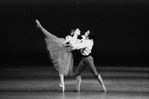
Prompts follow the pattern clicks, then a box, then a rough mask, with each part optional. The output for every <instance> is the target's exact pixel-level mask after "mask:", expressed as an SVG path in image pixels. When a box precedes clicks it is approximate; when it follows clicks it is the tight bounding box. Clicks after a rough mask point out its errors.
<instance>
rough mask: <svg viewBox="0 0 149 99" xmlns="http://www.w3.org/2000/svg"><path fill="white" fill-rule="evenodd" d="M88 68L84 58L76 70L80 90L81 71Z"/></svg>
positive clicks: (77, 89) (78, 89)
mask: <svg viewBox="0 0 149 99" xmlns="http://www.w3.org/2000/svg"><path fill="white" fill-rule="evenodd" d="M85 68H86V64H85V63H84V61H83V59H82V60H81V62H80V63H79V65H78V68H77V70H76V71H75V75H76V91H78V92H80V86H81V73H82V71H83V70H84V69H85Z"/></svg>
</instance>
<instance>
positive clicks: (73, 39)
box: [65, 28, 90, 50]
mask: <svg viewBox="0 0 149 99" xmlns="http://www.w3.org/2000/svg"><path fill="white" fill-rule="evenodd" d="M88 32H90V31H89V30H88V31H87V32H85V34H86V33H88ZM85 34H84V35H81V31H80V30H79V29H78V28H77V29H75V30H72V31H71V33H70V35H67V36H66V37H65V44H66V45H67V46H71V47H72V49H73V50H75V49H77V50H78V49H80V48H79V47H77V46H78V44H81V42H82V41H83V40H85V38H86V36H85ZM79 35H81V37H82V39H78V36H79Z"/></svg>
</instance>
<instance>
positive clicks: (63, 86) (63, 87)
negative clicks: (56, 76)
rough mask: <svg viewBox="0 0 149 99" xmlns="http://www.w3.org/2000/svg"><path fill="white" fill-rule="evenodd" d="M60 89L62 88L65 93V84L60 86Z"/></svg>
mask: <svg viewBox="0 0 149 99" xmlns="http://www.w3.org/2000/svg"><path fill="white" fill-rule="evenodd" d="M59 86H60V87H62V92H64V91H65V85H64V84H59Z"/></svg>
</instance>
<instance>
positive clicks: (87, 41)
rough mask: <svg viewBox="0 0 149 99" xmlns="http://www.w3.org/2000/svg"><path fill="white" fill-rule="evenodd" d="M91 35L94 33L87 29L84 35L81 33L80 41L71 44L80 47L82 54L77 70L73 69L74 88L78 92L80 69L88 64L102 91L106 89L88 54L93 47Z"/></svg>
mask: <svg viewBox="0 0 149 99" xmlns="http://www.w3.org/2000/svg"><path fill="white" fill-rule="evenodd" d="M93 37H94V34H93V32H90V31H89V30H88V31H87V32H85V34H84V35H82V38H83V39H82V42H81V43H78V44H73V45H72V46H73V47H74V48H75V49H80V52H81V54H82V60H81V61H80V63H79V65H78V68H77V70H76V71H75V75H76V81H77V86H76V90H75V91H77V92H80V85H81V73H82V71H83V70H84V69H85V68H86V66H88V67H89V68H90V70H91V72H92V73H93V75H94V76H95V77H96V78H97V80H98V81H99V83H100V84H101V86H102V88H103V91H104V92H106V91H107V89H106V87H105V85H104V83H103V80H102V77H101V76H100V74H99V73H98V72H97V70H96V67H95V65H94V63H93V57H92V56H91V55H90V53H91V50H92V47H93V43H94V42H93Z"/></svg>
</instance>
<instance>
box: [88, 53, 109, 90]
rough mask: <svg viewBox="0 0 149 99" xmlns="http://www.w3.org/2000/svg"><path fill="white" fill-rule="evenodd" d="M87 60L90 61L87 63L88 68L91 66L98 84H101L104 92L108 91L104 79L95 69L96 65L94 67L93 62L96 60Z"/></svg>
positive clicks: (90, 58)
mask: <svg viewBox="0 0 149 99" xmlns="http://www.w3.org/2000/svg"><path fill="white" fill-rule="evenodd" d="M87 60H88V61H87V64H88V66H89V68H90V70H91V72H92V73H93V74H94V76H95V77H96V78H97V80H98V82H99V83H100V84H101V86H102V88H103V91H104V92H106V91H107V89H106V87H105V85H104V83H103V79H102V77H101V76H100V74H99V73H98V72H97V70H96V67H95V65H94V62H93V61H94V59H93V58H92V57H91V56H90V57H89V58H87Z"/></svg>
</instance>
